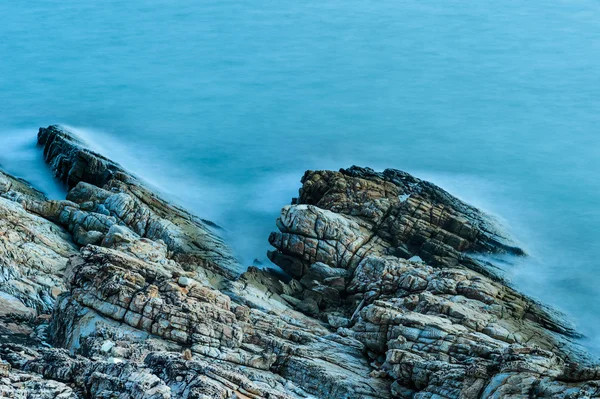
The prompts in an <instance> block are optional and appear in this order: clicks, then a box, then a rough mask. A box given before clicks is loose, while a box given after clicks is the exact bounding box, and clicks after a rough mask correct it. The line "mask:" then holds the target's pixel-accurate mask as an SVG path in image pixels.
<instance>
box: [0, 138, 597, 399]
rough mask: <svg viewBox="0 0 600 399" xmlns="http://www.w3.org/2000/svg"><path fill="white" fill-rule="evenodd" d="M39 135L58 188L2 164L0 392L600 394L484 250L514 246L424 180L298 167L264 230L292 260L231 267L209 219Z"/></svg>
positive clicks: (559, 325)
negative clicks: (61, 187) (299, 182)
mask: <svg viewBox="0 0 600 399" xmlns="http://www.w3.org/2000/svg"><path fill="white" fill-rule="evenodd" d="M38 141H39V144H40V145H41V146H43V148H44V156H45V159H46V160H47V162H48V163H49V164H50V167H51V168H52V170H53V171H54V173H55V174H56V176H57V177H58V178H59V179H60V180H61V181H63V182H64V183H65V184H66V185H67V186H68V187H69V189H70V191H69V193H68V196H67V198H66V199H65V200H63V201H48V200H47V199H46V198H45V197H44V195H43V194H42V193H40V192H38V191H36V190H35V189H33V188H31V187H30V186H29V185H28V184H27V183H26V182H24V181H22V180H19V179H17V178H14V177H12V176H10V175H7V174H4V173H0V271H1V272H2V273H1V274H0V359H1V360H0V396H3V395H4V396H8V397H19V395H21V396H22V397H31V398H69V399H75V398H90V399H92V398H98V399H100V398H108V397H111V398H120V399H167V398H183V399H192V398H195V399H209V398H211V399H217V398H218V399H231V398H251V399H256V398H265V399H267V398H276V399H291V398H313V397H316V398H339V399H350V398H352V399H354V398H362V399H375V398H383V399H385V398H406V399H408V398H410V399H425V398H428V399H454V398H465V399H471V398H473V399H475V398H477V399H479V398H505V397H514V398H521V397H539V398H564V399H567V398H591V397H600V369H599V368H598V367H597V363H595V361H593V360H592V359H591V358H590V357H589V356H588V355H587V353H586V352H585V351H583V350H581V349H580V348H579V347H578V346H577V345H576V344H575V343H574V341H573V339H574V338H576V337H577V334H576V332H575V331H574V330H573V329H572V327H571V326H570V325H569V324H568V323H566V322H565V321H564V318H563V317H562V316H561V315H560V314H558V313H557V312H555V311H553V310H552V309H549V308H547V307H545V306H543V305H541V304H539V303H537V302H535V301H533V300H532V299H530V298H528V297H526V296H524V295H523V294H521V293H519V292H517V291H515V290H514V289H512V288H510V286H509V285H508V284H507V283H506V282H505V281H503V280H502V276H501V273H500V270H499V269H497V268H496V267H495V266H494V265H493V264H492V263H491V262H486V261H483V260H481V259H482V258H481V256H480V255H482V254H487V253H495V254H509V255H516V256H523V255H524V251H523V250H521V249H520V248H519V246H518V245H517V244H515V243H514V242H513V241H512V240H511V239H510V238H509V237H508V235H507V234H506V233H504V232H503V230H502V229H501V228H500V227H498V224H497V223H496V221H494V220H493V218H491V217H489V216H487V215H485V214H484V213H482V212H481V211H479V210H477V209H475V208H473V207H471V206H469V205H467V204H465V203H463V202H462V201H460V200H458V199H456V198H455V197H453V196H451V195H450V194H448V193H447V192H445V191H444V190H442V189H440V188H439V187H437V186H434V185H432V184H430V183H428V182H424V181H421V180H419V179H417V178H414V177H412V176H410V175H409V174H406V173H404V172H400V171H396V170H386V171H384V172H382V173H377V172H374V171H372V170H370V169H366V168H358V167H352V168H350V169H347V170H341V171H339V172H332V171H318V172H314V171H309V172H307V173H306V174H305V176H304V178H303V187H302V189H301V190H300V195H299V197H298V199H297V200H295V203H294V204H292V205H290V206H286V207H284V208H283V210H282V213H281V217H280V218H279V220H278V221H277V227H278V229H279V231H278V232H275V233H273V234H271V236H270V238H269V240H270V242H271V243H272V245H273V246H274V247H275V250H274V251H271V252H270V253H269V258H270V259H272V260H273V261H274V262H275V263H277V264H278V265H280V266H281V267H282V269H283V270H284V271H286V272H287V273H288V275H283V274H281V273H276V272H274V271H272V270H267V269H258V268H256V267H250V268H249V269H248V270H247V271H246V272H245V273H243V274H242V275H241V276H238V274H239V271H240V269H239V265H238V264H237V262H236V261H235V259H234V258H233V257H232V256H231V252H230V251H229V249H228V248H227V247H226V246H225V244H224V243H223V242H222V241H221V239H219V238H218V237H217V236H216V235H215V234H214V232H213V231H212V230H211V229H212V228H213V227H214V226H213V225H212V224H210V223H209V222H206V221H202V220H200V219H198V218H196V217H194V216H193V215H191V214H189V213H187V212H186V211H184V210H182V209H180V208H177V207H175V206H173V205H171V204H169V203H168V202H167V201H165V200H163V199H161V198H160V196H158V195H157V194H156V193H153V192H152V191H151V190H150V189H149V188H147V187H146V186H145V185H144V184H143V183H141V182H140V181H139V180H138V179H137V178H135V177H134V176H132V175H131V174H129V173H128V172H127V171H125V170H123V168H122V167H121V166H119V165H118V164H116V163H115V162H113V161H111V160H109V159H107V158H104V157H103V156H101V155H99V154H96V153H94V152H92V151H90V150H88V149H86V148H85V145H84V144H83V143H82V142H81V141H80V140H78V139H77V138H76V137H74V136H73V135H72V134H71V133H69V132H67V131H66V130H64V129H62V128H59V127H57V126H50V127H48V128H42V129H40V132H39V135H38ZM50 311H52V317H51V320H48V319H49V316H48V313H49V312H50ZM50 343H51V344H52V345H54V347H51V345H50Z"/></svg>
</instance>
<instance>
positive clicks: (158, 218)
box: [38, 125, 241, 278]
mask: <svg viewBox="0 0 600 399" xmlns="http://www.w3.org/2000/svg"><path fill="white" fill-rule="evenodd" d="M38 144H39V145H40V146H42V147H43V151H44V158H45V160H46V162H47V163H48V164H49V166H50V168H51V169H52V170H53V172H54V174H55V176H56V177H57V178H58V179H59V180H61V181H62V182H64V183H65V184H66V185H67V187H68V188H69V189H73V190H71V192H70V193H69V196H68V197H67V199H70V200H71V201H72V202H74V203H76V204H79V205H80V208H79V209H77V208H75V210H73V209H68V210H67V211H68V212H69V214H70V213H71V212H74V213H75V215H74V216H70V217H69V219H67V220H68V222H69V224H72V223H73V222H75V224H76V225H78V226H79V227H80V228H81V229H82V230H83V233H80V234H82V235H83V236H84V237H85V238H84V239H88V238H87V236H85V234H86V233H87V232H89V231H90V228H99V229H100V230H96V231H99V232H100V233H103V232H105V231H104V230H103V229H104V228H105V227H110V226H109V224H114V223H117V222H118V223H119V224H121V223H122V224H125V225H127V226H128V227H129V228H130V229H131V230H133V231H134V232H136V233H137V234H139V235H140V236H142V237H146V238H149V239H151V240H157V239H161V240H163V241H164V242H165V243H166V244H167V246H168V248H169V251H171V252H172V258H173V259H175V260H177V261H178V262H180V263H182V264H184V265H186V267H187V268H189V269H193V268H198V267H200V268H206V269H208V270H210V271H213V272H216V273H218V274H222V275H224V276H225V277H227V278H235V277H237V276H238V275H239V274H240V272H241V267H240V265H239V264H238V262H237V260H236V259H235V257H234V256H233V255H232V253H231V251H230V250H229V248H228V247H227V246H226V245H225V243H224V242H223V241H222V240H221V238H219V237H218V236H217V235H216V234H215V233H214V232H213V231H212V229H213V228H215V227H216V226H215V225H214V224H212V223H208V222H206V221H203V220H201V219H199V218H197V217H196V216H194V215H192V214H190V213H189V212H187V211H185V210H183V209H181V208H179V207H176V206H174V205H172V204H170V203H169V202H167V201H165V200H164V199H162V198H161V197H160V196H158V195H157V194H156V193H154V192H152V191H151V190H150V189H148V188H147V187H146V186H144V185H143V184H142V183H141V182H140V181H139V180H138V179H137V178H136V177H135V176H133V175H131V174H130V173H128V172H127V171H125V170H124V169H123V168H122V167H121V166H120V165H118V164H117V163H115V162H113V161H111V160H109V159H107V158H105V157H103V156H102V155H100V154H97V153H95V152H93V151H91V150H89V149H88V148H86V147H85V144H84V143H83V142H82V141H81V140H80V139H78V138H77V137H76V136H75V135H73V134H72V133H70V132H69V131H67V130H65V129H63V128H62V127H60V126H56V125H52V126H48V127H47V128H40V130H39V133H38ZM85 183H87V184H85ZM82 208H83V209H82ZM81 211H84V212H86V213H87V214H88V215H87V217H84V216H80V214H79V212H81ZM89 213H92V215H91V216H90V215H89ZM102 216H104V217H102ZM90 218H91V219H90ZM81 219H83V220H81ZM92 219H94V220H92ZM95 219H98V220H95ZM65 221H66V220H65ZM80 221H82V222H84V223H83V224H82V223H79V222H80ZM86 222H88V223H91V224H92V226H89V228H88V226H87V225H86ZM74 227H75V226H74ZM71 231H72V230H71ZM94 236H98V234H97V233H94Z"/></svg>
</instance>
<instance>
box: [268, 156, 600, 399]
mask: <svg viewBox="0 0 600 399" xmlns="http://www.w3.org/2000/svg"><path fill="white" fill-rule="evenodd" d="M277 226H278V228H279V232H276V233H273V234H271V237H270V242H271V244H272V245H273V246H274V247H275V248H276V251H272V252H271V253H270V258H271V259H272V260H273V261H274V262H275V263H277V264H279V265H280V266H281V267H282V268H284V270H286V271H288V272H289V273H290V274H292V275H293V276H294V277H296V278H297V279H299V281H300V283H301V285H302V289H301V290H299V291H297V292H296V293H295V296H296V297H297V298H300V299H302V298H307V297H308V298H313V299H314V298H315V287H316V288H317V291H320V292H326V293H327V294H326V295H322V297H323V298H332V297H333V294H332V293H333V291H336V292H339V298H340V301H339V302H337V301H331V300H329V301H325V302H320V308H321V309H322V312H321V316H322V318H323V319H324V320H327V321H328V322H329V324H330V325H331V326H332V327H334V328H337V329H338V334H340V335H342V336H345V337H352V338H354V339H356V340H358V341H360V342H361V343H363V344H364V345H365V348H366V349H367V355H368V356H369V358H370V359H372V361H373V363H372V364H373V366H374V367H375V368H376V369H377V370H380V371H381V372H383V373H384V374H387V376H388V377H389V378H392V379H393V380H394V383H393V384H392V386H391V394H392V396H393V397H397V398H407V399H408V398H465V399H469V398H473V399H475V398H500V397H532V395H533V397H564V398H566V397H598V395H600V391H599V390H598V387H599V386H600V385H599V384H600V382H599V381H598V376H599V374H598V371H600V369H599V368H598V367H597V366H596V365H595V364H596V363H592V362H591V360H590V358H589V357H588V356H587V355H586V354H585V353H584V352H582V351H581V349H579V348H578V347H577V346H576V345H575V344H574V343H573V341H572V338H573V337H577V334H576V333H575V332H574V330H573V329H572V327H571V326H570V325H569V324H568V323H566V322H565V321H564V318H563V317H562V316H561V315H560V314H558V313H557V312H555V311H552V310H550V309H548V308H547V307H545V306H542V305H540V304H538V303H537V302H535V301H533V300H531V299H530V298H527V297H526V296H524V295H522V294H520V293H518V292H517V291H515V290H514V289H512V288H510V287H509V286H508V285H507V284H506V283H505V282H504V281H503V280H502V278H501V276H499V275H498V273H497V271H496V270H495V269H493V268H490V265H489V264H487V263H485V262H482V261H481V260H479V259H478V258H475V257H473V256H472V254H473V253H479V254H482V253H483V254H484V253H489V252H492V253H508V254H512V255H518V256H522V255H524V251H522V250H520V249H519V248H518V247H517V246H516V245H515V244H514V243H513V242H512V241H511V240H510V239H508V238H507V236H506V234H504V233H502V231H501V229H500V228H499V227H497V225H496V224H495V222H494V220H493V219H492V218H490V217H488V216H486V215H485V214H483V213H482V212H480V211H478V210H477V209H475V208H472V207H470V206H468V205H466V204H464V203H463V202H461V201H460V200H458V199H456V198H454V197H452V196H451V195H450V194H448V193H446V192H445V191H443V190H442V189H440V188H438V187H436V186H434V185H432V184H430V183H427V182H423V181H421V180H418V179H416V178H414V177H412V176H410V175H408V174H406V173H404V172H400V171H394V170H386V171H384V172H383V173H376V172H373V171H372V170H370V169H363V168H357V167H353V168H350V169H348V170H340V171H339V172H329V171H324V172H323V171H321V172H310V171H309V172H307V173H306V174H305V176H304V178H303V187H302V188H301V190H300V196H299V198H298V199H297V200H296V201H295V204H294V205H292V206H287V207H285V208H284V209H283V210H282V213H281V217H280V218H279V220H278V223H277ZM409 258H410V259H411V260H407V259H409ZM421 259H423V260H425V262H423V261H422V260H421ZM334 270H336V271H337V270H339V272H336V275H335V276H334V275H332V271H334ZM338 276H339V277H338ZM332 277H336V278H332ZM323 286H326V287H328V288H329V289H330V290H329V291H325V290H324V289H323V288H322V287H323ZM304 301H306V299H304ZM304 301H302V302H300V306H298V308H299V309H301V310H304V311H306V312H307V313H309V314H318V313H319V310H318V309H315V308H314V304H313V303H310V304H309V305H310V306H309V305H306V304H305V302H304ZM323 311H324V312H323ZM340 314H343V315H345V318H342V319H341V320H340V316H339V315H340ZM323 316H325V317H323ZM346 320H349V321H348V322H347V323H345V321H346ZM573 368H575V369H578V370H579V372H576V374H577V375H580V376H581V377H580V378H577V379H572V380H570V381H568V382H567V381H565V378H564V375H565V374H566V373H568V372H569V371H568V370H571V369H573ZM584 370H585V371H584ZM592 370H593V371H592ZM583 375H585V377H583ZM511 395H512V396H511ZM519 395H523V396H519Z"/></svg>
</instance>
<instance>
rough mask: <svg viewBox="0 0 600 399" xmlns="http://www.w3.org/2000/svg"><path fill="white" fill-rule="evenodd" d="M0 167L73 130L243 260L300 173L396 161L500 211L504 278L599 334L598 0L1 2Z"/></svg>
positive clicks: (32, 176)
mask: <svg viewBox="0 0 600 399" xmlns="http://www.w3.org/2000/svg"><path fill="white" fill-rule="evenodd" d="M0 16H2V23H1V24H0V55H1V59H0V104H1V110H2V111H1V112H0V164H1V165H2V167H3V168H5V169H7V170H8V171H10V172H13V173H15V174H17V175H19V176H22V177H25V178H27V179H29V180H30V181H32V182H33V183H34V184H35V185H36V186H38V187H39V188H41V189H42V190H44V191H45V192H46V193H47V194H48V195H49V196H50V197H52V198H61V197H63V196H64V192H63V191H62V188H61V187H60V186H59V185H57V184H56V182H54V181H53V180H52V178H51V176H50V173H49V172H48V170H47V169H46V168H45V167H44V166H43V162H42V160H41V155H40V152H39V150H36V149H35V134H36V131H37V128H38V127H39V126H47V125H49V124H53V123H61V124H65V125H67V126H70V127H71V128H72V129H74V130H75V131H76V132H78V134H80V135H81V136H82V137H83V138H84V139H86V140H87V141H89V143H90V145H92V146H93V147H94V148H96V149H97V150H99V151H101V152H103V153H104V154H105V155H107V156H109V157H111V158H113V159H115V160H116V161H118V162H120V163H121V164H123V165H124V166H125V167H126V168H128V169H130V170H132V171H133V172H134V173H136V174H137V175H139V176H140V177H142V178H143V179H145V180H146V181H147V182H148V183H149V184H152V185H153V186H155V187H157V188H158V189H159V190H161V191H163V192H164V193H166V195H167V196H169V198H171V199H172V200H174V201H176V202H178V203H180V204H182V205H184V206H186V207H188V208H189V209H190V210H192V211H193V212H195V213H197V214H198V215H200V216H202V217H204V218H207V219H211V220H214V221H215V222H217V223H218V224H220V225H221V226H222V227H223V229H224V230H223V232H224V233H223V234H224V236H225V237H226V239H227V240H228V242H229V243H230V245H231V246H232V247H233V248H234V250H235V251H236V253H237V254H238V256H239V258H240V259H241V261H242V263H243V264H244V265H249V264H251V263H252V262H254V261H255V259H256V260H258V261H259V262H262V263H264V264H268V263H267V262H268V261H267V260H266V256H265V252H266V250H267V249H268V243H267V237H268V234H269V232H270V231H272V230H274V229H275V224H274V221H275V219H276V218H277V216H278V213H279V210H280V208H281V207H282V206H283V205H285V204H287V203H289V202H290V199H291V198H292V197H293V196H294V195H296V194H297V189H298V187H299V179H300V177H301V176H302V173H303V172H304V170H306V169H321V168H328V169H337V168H340V167H348V166H350V165H352V164H358V165H362V166H371V167H373V168H376V169H383V168H387V167H391V168H399V169H403V170H406V171H409V172H411V173H414V174H416V175H418V176H419V177H423V178H426V179H429V180H431V181H433V182H435V183H437V184H439V185H441V186H442V187H444V188H446V189H448V190H449V191H451V192H452V193H454V194H456V195H457V196H459V197H460V198H462V199H464V200H466V201H468V202H471V203H473V204H474V205H476V206H479V207H481V208H483V209H484V210H486V211H488V212H490V213H493V214H495V215H497V216H499V217H500V218H501V219H502V220H503V221H504V222H505V224H506V225H507V226H508V228H509V229H510V231H511V233H512V234H513V235H514V236H515V237H516V238H517V239H518V240H519V241H520V242H521V243H522V245H523V246H524V247H525V249H526V250H527V251H528V252H529V254H530V256H529V257H528V258H527V259H523V260H520V261H512V262H509V263H508V264H505V265H504V267H505V269H506V272H507V274H508V275H509V277H510V278H511V279H512V281H513V283H514V285H515V286H516V287H517V288H519V289H521V290H523V291H525V292H526V293H528V294H530V295H532V296H534V297H535V298H538V299H540V300H542V301H544V302H546V303H549V304H551V305H553V306H555V307H557V308H559V309H561V310H563V311H565V312H566V313H567V314H568V315H569V317H570V318H571V319H572V320H573V321H574V322H575V323H576V324H577V326H578V328H579V330H580V331H581V332H583V333H584V334H586V335H587V336H588V337H589V339H588V340H587V341H585V343H586V345H588V346H589V347H591V348H593V349H598V347H600V339H597V338H595V337H597V336H599V335H600V290H599V289H598V287H599V286H600V260H599V250H600V236H599V234H598V228H599V226H600V210H599V205H600V179H598V173H599V172H600V139H599V134H600V112H599V109H600V65H599V64H600V24H599V23H598V21H599V20H600V3H598V2H597V1H588V0H564V1H563V0H553V1H542V0H532V1H516V0H507V1H503V2H490V1H481V0H462V1H452V0H444V1H440V0H378V1H372V0H361V1H357V0H344V1H339V0H329V1H322V0H294V1H282V0H278V1H274V0H254V1H239V0H238V1H231V0H219V1H215V0H202V1H192V0H178V1H171V0H131V1H127V2H124V1H116V0H104V1H101V2H100V1H96V2H93V1H81V0H62V1H60V2H59V1H49V0H44V1H42V0H30V1H27V2H25V1H2V2H0Z"/></svg>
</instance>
